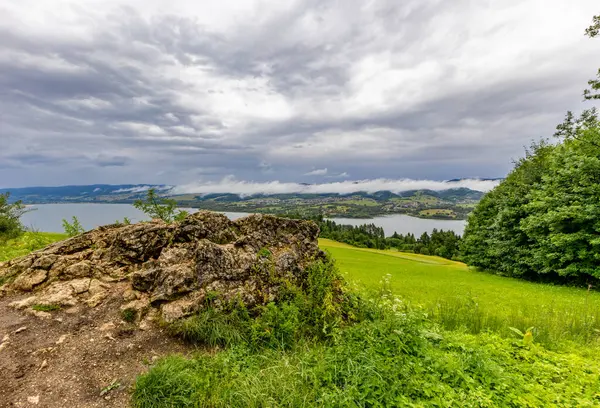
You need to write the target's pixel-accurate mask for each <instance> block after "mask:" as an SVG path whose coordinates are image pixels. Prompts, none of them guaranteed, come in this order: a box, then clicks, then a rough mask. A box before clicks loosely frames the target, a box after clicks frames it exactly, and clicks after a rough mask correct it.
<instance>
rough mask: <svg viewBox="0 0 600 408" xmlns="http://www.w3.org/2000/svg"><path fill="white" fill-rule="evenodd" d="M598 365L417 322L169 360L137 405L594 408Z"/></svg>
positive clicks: (399, 317)
mask: <svg viewBox="0 0 600 408" xmlns="http://www.w3.org/2000/svg"><path fill="white" fill-rule="evenodd" d="M599 371H600V362H598V360H597V359H587V358H585V357H582V356H580V355H577V354H571V353H555V352H551V351H548V350H546V349H544V348H543V347H540V346H536V345H532V346H529V347H526V346H524V345H523V344H522V343H521V342H520V341H518V340H509V339H503V338H501V337H498V336H497V335H493V334H481V335H477V336H475V335H469V334H465V333H457V332H450V333H444V332H438V331H436V330H435V328H434V327H431V325H428V324H427V323H425V322H423V321H422V319H421V318H420V317H419V316H418V315H415V314H406V313H399V314H390V315H387V316H386V317H385V318H383V319H379V320H375V321H365V322H362V323H359V324H357V325H355V326H353V327H350V328H347V329H345V330H344V331H343V332H341V333H340V336H339V337H338V338H337V340H335V341H334V342H332V343H331V344H323V343H300V344H298V345H297V346H296V347H295V348H294V349H292V350H289V351H281V350H274V349H263V350H260V351H259V352H255V351H253V350H249V349H247V348H244V347H233V348H230V349H226V350H224V351H221V352H218V353H216V354H207V353H199V354H197V355H196V356H195V357H193V358H191V359H186V358H184V357H181V356H170V357H167V358H165V359H162V360H160V361H159V362H158V363H157V364H156V365H155V366H154V367H152V368H151V370H150V371H149V372H148V373H147V374H144V375H142V376H140V377H138V379H137V382H136V385H135V390H134V394H133V405H134V407H138V408H162V407H165V408H166V407H198V408H200V407H257V408H258V407H388V406H389V407H392V406H400V407H500V406H501V407H546V406H578V407H586V406H587V407H591V406H597V404H598V403H600V382H599V375H598V372H599Z"/></svg>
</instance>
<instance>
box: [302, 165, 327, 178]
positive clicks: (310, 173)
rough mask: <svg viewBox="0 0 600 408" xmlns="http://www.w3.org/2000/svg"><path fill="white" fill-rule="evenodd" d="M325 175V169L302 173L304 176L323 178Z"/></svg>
mask: <svg viewBox="0 0 600 408" xmlns="http://www.w3.org/2000/svg"><path fill="white" fill-rule="evenodd" d="M326 174H327V167H325V168H324V169H315V170H311V171H309V172H308V173H304V175H305V176H324V175H326Z"/></svg>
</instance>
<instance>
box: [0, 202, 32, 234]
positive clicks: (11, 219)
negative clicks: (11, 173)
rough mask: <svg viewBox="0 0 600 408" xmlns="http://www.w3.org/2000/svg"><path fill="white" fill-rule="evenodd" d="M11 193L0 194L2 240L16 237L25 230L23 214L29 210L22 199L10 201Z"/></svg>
mask: <svg viewBox="0 0 600 408" xmlns="http://www.w3.org/2000/svg"><path fill="white" fill-rule="evenodd" d="M9 198H10V193H4V194H0V242H5V241H7V240H9V239H11V238H16V237H18V236H19V235H21V234H22V233H23V231H24V228H23V224H22V223H21V216H22V215H23V214H25V213H26V212H27V211H28V210H27V208H26V207H25V206H24V205H23V203H22V202H21V201H16V202H14V203H10V202H9Z"/></svg>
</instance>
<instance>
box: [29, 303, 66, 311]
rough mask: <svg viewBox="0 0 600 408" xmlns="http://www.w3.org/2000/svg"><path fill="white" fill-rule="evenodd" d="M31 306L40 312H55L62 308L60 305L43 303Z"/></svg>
mask: <svg viewBox="0 0 600 408" xmlns="http://www.w3.org/2000/svg"><path fill="white" fill-rule="evenodd" d="M31 308H32V309H33V310H35V311H38V312H55V311H57V310H60V306H59V305H42V304H37V305H33V306H31Z"/></svg>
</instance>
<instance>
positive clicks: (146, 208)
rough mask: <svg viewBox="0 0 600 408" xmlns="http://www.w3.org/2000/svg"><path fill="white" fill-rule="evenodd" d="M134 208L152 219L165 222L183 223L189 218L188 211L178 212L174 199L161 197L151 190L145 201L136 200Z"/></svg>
mask: <svg viewBox="0 0 600 408" xmlns="http://www.w3.org/2000/svg"><path fill="white" fill-rule="evenodd" d="M133 206H134V207H135V208H137V209H138V210H140V211H143V212H144V213H145V214H147V215H149V216H150V217H152V219H156V218H158V219H161V220H163V221H165V222H173V221H181V220H183V219H184V218H185V217H187V216H188V213H187V211H183V210H179V211H176V208H177V202H176V201H175V200H173V199H168V198H164V197H160V196H159V195H158V194H156V190H155V189H153V188H151V189H149V190H148V193H147V194H146V198H145V199H144V200H136V201H135V202H134V203H133Z"/></svg>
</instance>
